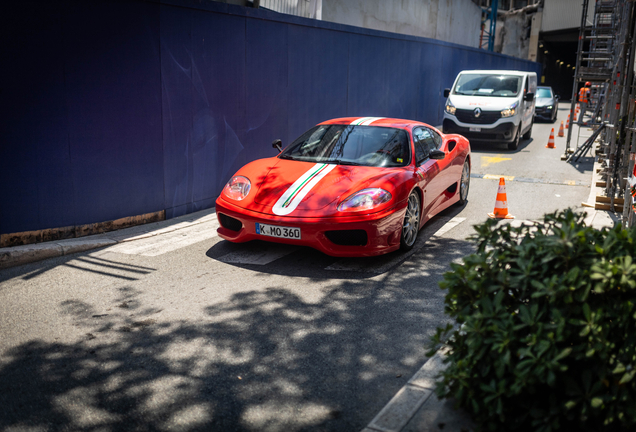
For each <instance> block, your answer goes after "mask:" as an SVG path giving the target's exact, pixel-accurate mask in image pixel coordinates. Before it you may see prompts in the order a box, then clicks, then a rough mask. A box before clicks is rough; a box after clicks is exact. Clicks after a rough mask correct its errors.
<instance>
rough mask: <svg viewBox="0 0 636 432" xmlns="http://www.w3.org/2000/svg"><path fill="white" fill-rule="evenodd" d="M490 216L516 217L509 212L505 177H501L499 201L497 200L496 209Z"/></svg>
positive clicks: (501, 217) (497, 217) (498, 190)
mask: <svg viewBox="0 0 636 432" xmlns="http://www.w3.org/2000/svg"><path fill="white" fill-rule="evenodd" d="M488 216H490V217H491V218H496V219H514V218H515V217H514V216H513V215H511V214H508V198H507V197H506V181H505V180H504V178H503V177H500V178H499V189H497V201H495V209H494V210H493V212H492V213H488Z"/></svg>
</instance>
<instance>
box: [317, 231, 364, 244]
mask: <svg viewBox="0 0 636 432" xmlns="http://www.w3.org/2000/svg"><path fill="white" fill-rule="evenodd" d="M325 236H327V238H328V239H329V240H330V241H331V242H332V243H335V244H337V245H339V246H365V245H366V244H367V232H366V231H365V230H339V231H327V232H325Z"/></svg>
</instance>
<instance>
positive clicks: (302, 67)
mask: <svg viewBox="0 0 636 432" xmlns="http://www.w3.org/2000/svg"><path fill="white" fill-rule="evenodd" d="M270 49H271V48H270ZM288 49H289V52H288V60H289V63H288V65H289V66H288V73H289V75H288V77H287V79H288V83H289V87H288V93H287V100H288V104H289V106H288V111H289V113H290V116H289V129H288V131H287V136H286V140H285V141H284V144H289V143H290V142H291V140H294V139H296V138H297V137H298V136H299V135H300V134H302V133H303V132H304V131H306V130H307V129H309V128H310V127H311V126H313V125H315V124H316V123H319V122H321V121H324V120H328V119H330V118H334V117H344V116H346V115H348V114H349V111H348V110H347V70H348V58H349V35H348V34H346V33H341V32H336V31H331V30H324V31H316V29H315V28H311V27H304V26H298V25H290V26H289V30H288Z"/></svg>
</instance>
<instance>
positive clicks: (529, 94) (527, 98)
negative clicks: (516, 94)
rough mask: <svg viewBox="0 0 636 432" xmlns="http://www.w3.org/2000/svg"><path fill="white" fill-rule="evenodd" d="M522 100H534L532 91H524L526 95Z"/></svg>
mask: <svg viewBox="0 0 636 432" xmlns="http://www.w3.org/2000/svg"><path fill="white" fill-rule="evenodd" d="M523 100H524V101H528V102H532V101H533V100H534V93H532V92H528V93H526V95H525V96H524V97H523Z"/></svg>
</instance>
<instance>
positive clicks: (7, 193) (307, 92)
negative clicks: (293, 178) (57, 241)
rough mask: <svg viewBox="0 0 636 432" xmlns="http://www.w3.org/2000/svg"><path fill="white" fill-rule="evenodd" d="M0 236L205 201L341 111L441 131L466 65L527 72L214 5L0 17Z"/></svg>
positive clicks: (426, 42)
mask: <svg viewBox="0 0 636 432" xmlns="http://www.w3.org/2000/svg"><path fill="white" fill-rule="evenodd" d="M0 35H1V37H2V39H1V40H2V41H3V42H2V48H1V54H2V58H3V59H4V62H3V63H4V64H3V68H2V69H1V70H0V76H1V78H2V79H1V81H0V83H1V88H0V90H1V94H0V95H1V96H0V140H1V141H0V184H1V185H2V187H1V188H0V234H7V233H18V232H24V231H33V230H42V229H47V228H56V227H68V226H75V225H81V224H91V223H96V222H103V221H109V220H115V219H119V218H124V217H128V216H135V215H140V214H144V213H152V212H157V211H161V210H165V214H166V217H167V218H170V217H174V216H178V215H182V214H186V213H190V212H193V211H196V210H201V209H204V208H209V207H212V206H213V205H214V200H215V199H216V197H217V196H218V194H219V192H220V191H221V189H222V187H223V185H224V184H225V182H226V181H227V180H228V179H229V177H230V176H231V175H232V174H233V172H234V171H235V170H236V169H238V168H239V167H240V166H241V165H243V164H245V163H246V162H249V161H251V160H254V159H257V158H261V157H269V156H273V155H275V150H273V149H272V148H271V142H272V141H273V140H274V139H276V138H280V139H282V140H283V144H286V143H289V142H290V141H291V140H293V139H294V138H295V137H296V136H298V135H299V134H300V133H302V132H303V131H305V130H306V129H308V128H309V127H311V126H313V125H314V124H316V123H318V122H320V121H322V120H326V119H329V118H334V117H341V116H358V115H359V116H378V117H398V118H406V119H415V120H421V121H424V122H427V123H430V124H433V125H437V124H440V123H441V119H442V109H443V103H444V98H443V95H442V93H443V89H444V88H446V87H450V85H451V84H452V81H453V79H454V78H455V75H456V74H457V72H459V71H460V70H464V69H515V70H528V71H535V72H537V73H538V74H540V67H541V66H540V64H538V63H533V62H530V61H525V60H521V59H517V58H512V57H508V56H503V55H500V54H495V53H491V52H487V51H484V50H479V49H475V48H469V47H465V46H460V45H456V44H451V43H445V42H441V41H437V40H432V39H426V38H419V37H411V36H405V35H399V34H394V33H387V32H380V31H373V30H366V29H361V28H357V27H351V26H344V25H339V24H334V23H328V22H322V21H316V20H310V19H304V18H298V17H293V16H289V15H284V14H278V13H275V12H272V11H267V10H262V9H249V8H242V7H239V6H233V5H228V4H224V3H215V2H211V3H205V4H201V3H200V2H198V1H194V0H191V1H188V0H173V1H165V0H164V1H154V2H153V1H128V2H121V1H91V2H77V1H56V2H48V1H30V0H24V1H19V2H17V1H14V2H12V4H10V5H9V4H6V3H5V4H4V5H3V6H0Z"/></svg>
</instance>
